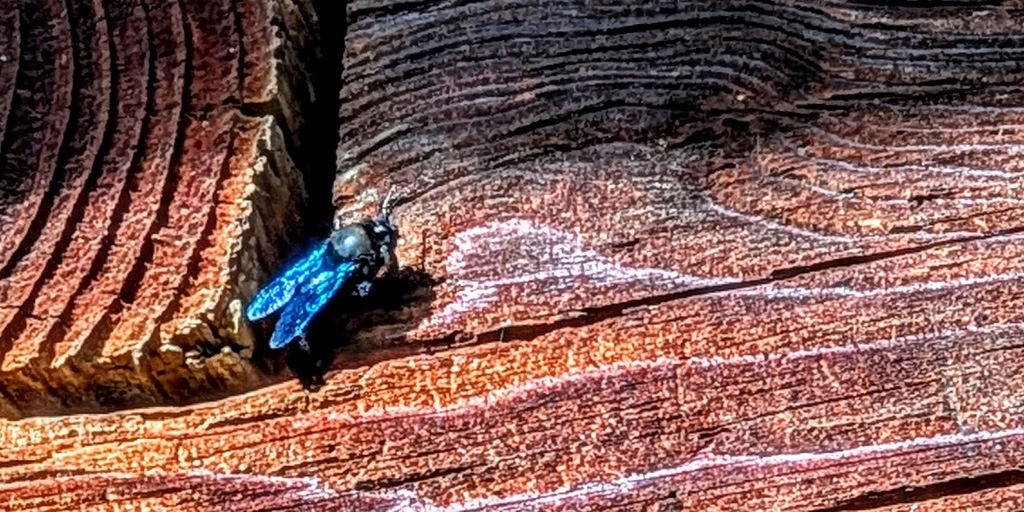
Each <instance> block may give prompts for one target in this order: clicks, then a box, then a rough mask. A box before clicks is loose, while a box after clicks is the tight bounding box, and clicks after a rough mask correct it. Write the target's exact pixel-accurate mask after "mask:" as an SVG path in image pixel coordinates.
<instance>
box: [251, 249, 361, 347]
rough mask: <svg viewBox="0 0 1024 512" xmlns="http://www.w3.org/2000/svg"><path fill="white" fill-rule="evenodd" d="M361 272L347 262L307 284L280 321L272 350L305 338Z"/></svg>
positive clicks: (285, 310)
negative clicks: (319, 316) (318, 316)
mask: <svg viewBox="0 0 1024 512" xmlns="http://www.w3.org/2000/svg"><path fill="white" fill-rule="evenodd" d="M357 268H359V265H358V264H356V263H354V262H351V261H346V262H344V263H341V264H340V265H338V266H336V267H334V268H326V269H322V270H320V271H319V272H316V273H315V274H314V275H312V276H311V277H310V278H309V279H308V280H306V281H304V282H303V283H302V285H301V286H299V288H298V290H296V291H295V294H294V296H293V297H292V298H291V300H290V301H288V305H286V306H285V308H284V312H283V313H281V318H280V319H278V320H277V325H276V326H275V327H274V334H273V335H272V336H271V337H270V348H272V349H279V348H281V347H283V346H285V345H287V344H288V343H291V341H292V340H294V339H295V338H296V337H297V336H304V335H305V334H306V329H307V328H309V322H310V321H311V320H313V316H314V315H316V314H317V313H318V312H320V310H321V309H323V307H324V306H325V305H326V304H327V302H329V301H330V300H331V297H333V296H334V294H335V293H337V292H338V289H339V288H341V285H343V284H345V281H346V280H348V278H349V277H352V274H353V273H355V271H356V269H357Z"/></svg>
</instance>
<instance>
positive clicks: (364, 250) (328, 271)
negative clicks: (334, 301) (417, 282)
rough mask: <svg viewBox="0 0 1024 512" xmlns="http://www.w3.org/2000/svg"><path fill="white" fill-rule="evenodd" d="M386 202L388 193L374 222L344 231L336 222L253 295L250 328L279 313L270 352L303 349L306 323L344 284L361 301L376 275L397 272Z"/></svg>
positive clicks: (346, 227) (394, 238)
mask: <svg viewBox="0 0 1024 512" xmlns="http://www.w3.org/2000/svg"><path fill="white" fill-rule="evenodd" d="M390 199H391V194H390V193H389V194H388V196H387V197H385V198H384V201H382V202H381V205H380V210H379V212H378V214H377V216H376V217H373V218H369V219H365V220H363V221H361V222H357V223H352V224H345V225H341V224H340V223H339V222H338V221H337V220H335V225H334V229H333V230H332V231H331V234H330V236H328V237H327V239H325V240H323V241H321V242H319V243H317V244H315V245H314V246H313V247H311V248H309V249H307V250H306V252H305V253H304V254H302V255H301V256H300V257H299V258H298V259H297V260H295V261H294V262H292V263H290V264H289V265H288V266H286V267H285V268H284V269H283V270H282V271H281V272H279V273H278V275H277V276H275V277H274V279H272V280H271V281H270V282H269V283H267V284H266V285H265V286H264V287H263V288H262V289H260V291H259V292H257V293H256V296H255V297H253V299H252V301H251V302H249V305H248V306H247V307H246V309H245V316H246V318H248V319H249V321H250V322H255V321H257V320H260V319H263V318H265V317H267V316H269V315H271V314H273V313H275V312H277V311H279V310H280V311H281V316H280V317H279V318H278V320H277V324H276V325H275V326H274V333H273V334H272V335H271V337H270V348H271V349H274V350H277V349H280V348H283V347H285V346H287V345H289V344H290V343H292V342H294V341H295V340H299V345H300V346H302V347H304V348H307V349H308V347H309V344H308V342H307V340H306V331H307V330H308V329H309V324H310V322H311V321H312V320H313V317H315V316H316V315H317V313H319V312H320V310H322V309H323V308H324V306H326V305H327V303H328V302H330V300H331V298H332V297H334V295H335V294H337V293H338V290H340V289H342V287H343V286H344V285H345V284H346V283H349V284H350V285H351V286H352V290H353V292H352V293H353V295H355V296H359V297H365V296H367V295H369V293H370V290H371V288H372V286H373V282H374V280H375V279H376V278H377V277H379V275H380V274H382V273H395V272H397V270H398V260H397V259H396V257H395V252H394V251H395V245H396V243H397V241H398V228H397V227H396V226H395V224H394V222H392V220H391V210H390ZM382 271H383V272H382Z"/></svg>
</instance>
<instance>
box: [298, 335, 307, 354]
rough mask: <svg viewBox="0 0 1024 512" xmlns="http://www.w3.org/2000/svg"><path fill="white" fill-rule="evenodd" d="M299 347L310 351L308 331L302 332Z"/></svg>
mask: <svg viewBox="0 0 1024 512" xmlns="http://www.w3.org/2000/svg"><path fill="white" fill-rule="evenodd" d="M299 348H301V349H302V350H303V351H304V352H306V353H307V354H308V353H309V352H310V350H309V340H307V339H306V333H302V334H300V335H299Z"/></svg>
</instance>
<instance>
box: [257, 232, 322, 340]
mask: <svg viewBox="0 0 1024 512" xmlns="http://www.w3.org/2000/svg"><path fill="white" fill-rule="evenodd" d="M327 245H328V244H327V243H326V242H324V243H321V244H317V245H316V246H315V247H313V248H312V249H310V250H309V252H308V253H306V254H304V255H303V256H302V258H300V259H299V260H298V261H295V262H293V263H292V264H291V265H289V267H288V268H287V269H286V270H285V271H284V273H282V274H281V275H279V276H277V277H275V278H274V280H273V281H270V282H269V283H267V284H266V285H265V286H264V287H263V289H261V290H260V291H259V292H258V293H257V294H256V296H255V297H253V298H252V302H249V305H248V306H247V307H246V308H245V316H246V318H248V319H249V321H251V322H252V321H256V320H259V319H261V318H263V317H265V316H267V315H269V314H271V313H273V312H275V311H277V310H278V309H281V307H283V306H284V305H285V304H287V303H288V301H289V300H290V299H291V298H292V296H293V295H294V294H295V290H296V289H297V288H298V287H299V285H300V284H301V283H302V282H304V281H306V280H308V279H309V278H310V277H312V276H314V275H316V273H317V272H318V271H319V270H321V267H323V266H324V256H325V254H326V252H327Z"/></svg>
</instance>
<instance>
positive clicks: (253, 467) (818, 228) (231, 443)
mask: <svg viewBox="0 0 1024 512" xmlns="http://www.w3.org/2000/svg"><path fill="white" fill-rule="evenodd" d="M889 4H890V5H882V3H880V2H858V3H853V2H851V3H839V2H827V3H826V2H806V3H800V2H743V1H722V2H686V3H682V4H671V5H666V4H655V3H653V2H640V3H636V2H633V3H629V4H628V5H627V4H625V3H623V2H620V1H613V0H604V1H596V2H595V1H587V2H584V1H574V0H563V1H557V2H549V1H525V2H522V1H483V2H474V3H464V2H449V3H416V2H400V3H382V2H358V1H356V2H351V3H350V4H349V6H348V14H349V17H348V18H349V22H350V26H349V31H348V35H347V38H346V46H345V60H344V64H345V86H344V89H343V91H342V111H341V117H342V128H341V140H342V142H341V147H340V148H339V155H338V156H339V166H340V169H339V172H340V174H339V176H338V180H337V182H336V187H335V193H336V199H337V202H338V205H339V207H340V211H339V215H342V216H350V215H355V214H357V213H358V212H366V211H368V210H369V209H371V208H373V207H374V206H375V205H374V202H375V201H376V199H377V198H378V197H379V196H380V194H381V193H382V192H383V191H385V190H387V189H388V188H389V187H391V186H395V187H396V190H397V191H398V193H399V195H400V196H404V198H405V202H404V203H403V204H401V205H400V206H399V207H398V210H397V219H398V221H399V223H400V225H401V227H402V230H403V235H404V237H405V238H404V243H403V245H402V246H401V247H400V258H401V261H402V263H403V264H404V265H405V266H406V267H408V268H410V269H412V270H416V271H420V272H422V273H425V274H429V275H430V276H431V277H432V278H434V279H435V280H436V281H438V284H437V285H436V286H434V287H433V289H432V290H429V291H430V293H426V290H419V291H417V292H416V293H411V294H408V295H407V296H403V297H399V298H400V299H401V301H397V302H400V303H401V304H402V307H400V308H398V309H395V310H391V311H381V312H375V313H373V314H370V315H366V316H364V317H360V318H358V319H357V320H356V321H354V322H352V325H350V326H349V327H351V328H352V329H353V332H354V333H355V336H356V339H355V341H354V344H353V345H351V346H350V347H347V348H346V349H344V350H343V351H342V354H341V358H340V360H339V361H338V367H337V369H336V370H335V371H333V372H331V373H330V374H329V375H328V377H327V384H326V385H325V386H324V387H323V388H322V389H321V390H320V391H318V392H316V393H306V392H303V391H301V389H300V386H299V385H298V384H297V383H294V382H288V383H283V384H278V385H274V386H270V387H267V388H264V389H261V390H258V391H254V392H251V393H249V394H247V395H242V396H236V397H231V398H227V399H224V400H222V401H219V402H212V403H205V404H201V405H195V406H189V407H185V408H165V409H149V410H144V411H133V412H122V413H116V414H108V415H101V416H68V417H63V418H26V419H23V420H20V421H17V422H3V423H0V445H2V446H6V447H8V449H6V450H3V451H0V481H2V482H6V483H4V484H2V485H0V503H5V502H6V503H8V504H10V506H11V508H38V509H47V508H49V509H54V510H60V509H61V508H62V507H66V506H67V505H68V503H72V502H74V503H78V500H82V502H84V503H87V504H89V505H90V506H92V507H93V508H96V509H114V508H116V507H124V508H127V507H131V506H134V507H144V506H149V507H153V508H158V509H160V508H163V509H174V510H181V509H196V510H221V509H223V508H224V506H225V504H236V505H235V506H239V507H240V505H237V504H240V503H243V502H244V503H245V504H246V508H248V509H250V510H270V509H275V508H279V507H294V508H302V507H306V508H311V509H324V510H431V511H436V510H452V511H455V510H479V509H487V510H567V511H568V510H678V509H697V510H757V509H781V510H827V511H839V510H868V509H872V510H873V509H877V510H887V511H888V510H893V511H895V510H908V511H909V510H948V509H951V508H955V507H965V506H973V507H977V508H982V509H990V510H1014V509H1017V508H1019V507H1020V503H1019V498H1017V497H1016V496H1017V495H1019V494H1020V489H1021V486H1022V485H1024V474H1022V473H1021V471H1020V470H1019V466H1020V464H1021V460H1024V422H1022V420H1021V418H1022V416H1021V412H1022V408H1024V399H1022V395H1021V393H1020V391H1019V390H1020V389H1021V388H1022V386H1024V352H1022V349H1021V347H1022V346H1024V344H1022V343H1021V340H1022V339H1024V313H1022V311H1024V308H1022V307H1021V306H1022V302H1024V293H1022V288H1021V286H1020V283H1021V278H1022V276H1024V270H1022V268H1021V267H1022V266H1024V263H1022V261H1024V260H1022V259H1021V252H1022V244H1021V237H1020V234H1019V233H1020V232H1021V231H1022V226H1024V222H1022V219H1021V213H1022V212H1021V208H1020V204H1021V201H1022V194H1024V193H1022V189H1021V186H1020V184H1021V183H1022V181H1021V174H1022V172H1024V169H1022V164H1021V162H1022V160H1021V152H1022V149H1024V131H1022V129H1021V126H1024V109H1022V108H1021V107H1020V105H1022V104H1024V88H1022V85H1021V84H1022V83H1024V82H1022V79H1024V60H1022V59H1021V56H1022V53H1024V11H1022V6H1021V5H1020V4H1018V3H1009V2H1006V3H998V2H992V3H989V4H987V5H985V6H975V7H963V6H961V5H959V3H953V2H947V3H946V4H948V5H951V6H950V7H933V8H929V9H917V8H912V7H913V6H914V5H917V4H915V3H910V2H905V3H901V2H890V3H889ZM903 4H906V5H903ZM908 6H910V7H908ZM203 265H206V263H204V264H203ZM197 268H199V267H197ZM201 268H203V269H204V270H206V267H201ZM214 270H216V269H214ZM140 293H141V292H140ZM140 296H141V295H140ZM100 488H104V489H105V491H104V492H103V493H101V492H100V491H99V489H100ZM62 500H65V501H62ZM229 506H231V505H229Z"/></svg>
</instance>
